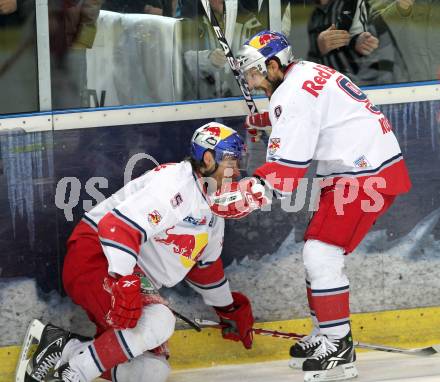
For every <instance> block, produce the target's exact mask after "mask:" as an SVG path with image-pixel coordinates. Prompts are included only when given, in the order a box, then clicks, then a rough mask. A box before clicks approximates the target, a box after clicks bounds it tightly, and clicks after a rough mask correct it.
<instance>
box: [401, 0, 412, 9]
mask: <svg viewBox="0 0 440 382" xmlns="http://www.w3.org/2000/svg"><path fill="white" fill-rule="evenodd" d="M414 1H415V0H397V5H398V6H399V7H400V8H402V9H403V10H404V11H407V10H408V9H410V8H411V7H412V6H413V4H414Z"/></svg>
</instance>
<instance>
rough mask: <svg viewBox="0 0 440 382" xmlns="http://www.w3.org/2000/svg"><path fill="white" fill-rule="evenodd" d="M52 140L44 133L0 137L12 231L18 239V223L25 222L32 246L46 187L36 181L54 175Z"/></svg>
mask: <svg viewBox="0 0 440 382" xmlns="http://www.w3.org/2000/svg"><path fill="white" fill-rule="evenodd" d="M50 140H51V136H50V135H49V134H45V133H41V132H39V133H25V132H23V131H21V130H19V129H16V130H12V131H6V132H3V133H2V134H1V135H0V152H1V157H2V161H3V168H4V174H5V176H6V182H7V192H8V200H9V208H10V213H11V217H12V228H13V232H14V236H15V235H16V231H17V226H16V220H17V217H18V216H19V217H20V218H25V219H26V222H27V231H28V235H29V244H30V247H31V248H33V246H34V243H35V212H34V209H35V203H36V202H37V201H39V202H43V197H44V190H43V187H44V185H43V184H42V183H40V184H36V179H42V178H43V177H44V176H47V177H49V178H52V177H53V174H54V168H53V166H54V163H53V152H52V150H51V149H50V150H48V149H47V148H48V147H52V144H51V142H50Z"/></svg>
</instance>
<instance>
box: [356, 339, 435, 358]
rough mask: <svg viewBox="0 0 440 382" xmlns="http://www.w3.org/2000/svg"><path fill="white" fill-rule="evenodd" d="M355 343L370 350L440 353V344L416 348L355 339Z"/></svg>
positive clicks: (420, 354) (417, 353)
mask: <svg viewBox="0 0 440 382" xmlns="http://www.w3.org/2000/svg"><path fill="white" fill-rule="evenodd" d="M354 345H355V346H356V347H358V348H361V349H370V350H377V351H384V352H388V353H400V354H407V355H415V356H419V357H428V356H431V355H435V354H438V353H440V344H439V345H432V346H427V347H424V348H416V349H402V348H396V347H392V346H384V345H372V344H366V343H363V342H356V341H354Z"/></svg>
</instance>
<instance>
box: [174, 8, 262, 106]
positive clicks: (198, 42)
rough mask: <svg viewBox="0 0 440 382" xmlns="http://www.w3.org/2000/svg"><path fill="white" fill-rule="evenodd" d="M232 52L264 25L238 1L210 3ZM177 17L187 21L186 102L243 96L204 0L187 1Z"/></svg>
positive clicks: (185, 31) (185, 34)
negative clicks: (205, 8)
mask: <svg viewBox="0 0 440 382" xmlns="http://www.w3.org/2000/svg"><path fill="white" fill-rule="evenodd" d="M209 2H210V5H211V9H212V11H213V12H214V14H215V16H216V18H217V20H218V22H219V24H220V27H221V29H222V31H223V33H224V34H225V37H226V40H227V41H228V43H229V45H230V47H231V50H232V53H235V52H236V51H237V50H238V49H239V47H240V45H241V44H242V43H243V42H244V41H245V40H246V39H247V38H248V37H250V36H251V35H253V34H254V33H255V32H256V31H258V30H260V29H261V28H262V27H261V24H260V22H259V21H258V20H257V18H256V17H255V16H254V14H252V13H251V12H249V11H248V10H247V9H245V8H243V7H242V6H241V3H240V2H239V1H238V0H226V1H224V0H209ZM177 14H178V15H180V16H181V17H184V18H187V21H189V22H188V23H186V25H185V28H184V40H185V44H186V45H185V46H184V51H185V53H184V61H185V70H186V72H187V73H189V75H187V76H185V77H186V80H187V83H186V84H185V88H186V91H185V99H207V98H222V97H230V96H233V95H239V94H241V93H240V89H239V87H238V85H237V84H236V81H235V77H234V75H233V73H232V72H231V69H230V67H229V65H228V63H227V60H226V57H225V55H224V53H223V49H222V48H221V47H220V45H219V43H218V40H217V37H216V35H215V33H214V30H213V28H212V25H211V23H210V22H209V20H208V18H207V17H206V16H205V11H204V9H203V7H202V6H201V4H200V1H197V2H195V3H194V1H193V0H183V1H182V2H181V3H180V6H179V7H178V10H177Z"/></svg>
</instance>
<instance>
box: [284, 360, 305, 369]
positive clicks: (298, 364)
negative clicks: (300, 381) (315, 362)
mask: <svg viewBox="0 0 440 382" xmlns="http://www.w3.org/2000/svg"><path fill="white" fill-rule="evenodd" d="M306 359H307V358H294V357H292V358H290V359H289V363H288V365H289V367H290V368H291V369H301V370H302V367H303V363H304V361H305V360H306Z"/></svg>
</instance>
